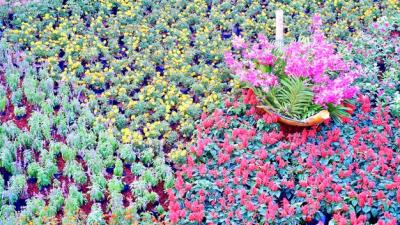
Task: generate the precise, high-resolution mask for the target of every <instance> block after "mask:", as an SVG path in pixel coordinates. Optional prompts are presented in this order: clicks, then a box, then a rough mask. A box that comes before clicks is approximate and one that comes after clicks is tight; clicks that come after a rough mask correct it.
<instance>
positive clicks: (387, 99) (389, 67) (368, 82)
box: [340, 15, 400, 118]
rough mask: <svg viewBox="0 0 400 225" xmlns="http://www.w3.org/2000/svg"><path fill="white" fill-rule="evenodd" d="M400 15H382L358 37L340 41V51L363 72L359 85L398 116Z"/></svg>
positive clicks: (399, 99)
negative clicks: (341, 44)
mask: <svg viewBox="0 0 400 225" xmlns="http://www.w3.org/2000/svg"><path fill="white" fill-rule="evenodd" d="M399 37H400V16H399V15H397V16H394V17H381V18H379V19H378V20H377V21H376V22H374V23H372V24H371V25H370V26H369V27H368V30H365V31H363V32H361V33H360V37H358V38H353V39H352V40H351V41H349V42H344V43H343V47H342V48H343V49H341V50H340V51H341V52H343V54H344V55H346V57H351V58H353V59H354V61H355V62H356V63H357V64H359V65H361V66H362V68H363V73H364V74H365V76H363V77H362V79H360V82H358V85H359V86H360V87H361V88H362V90H363V93H364V94H368V95H369V96H371V98H372V101H374V102H375V101H376V102H380V103H381V104H382V105H383V106H389V107H390V111H391V113H392V115H393V116H395V117H397V118H400V104H399V103H400V85H399V82H400V76H399V74H400V67H399V65H400V47H399V45H400V43H399V40H400V39H399Z"/></svg>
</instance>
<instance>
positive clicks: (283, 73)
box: [225, 15, 360, 119]
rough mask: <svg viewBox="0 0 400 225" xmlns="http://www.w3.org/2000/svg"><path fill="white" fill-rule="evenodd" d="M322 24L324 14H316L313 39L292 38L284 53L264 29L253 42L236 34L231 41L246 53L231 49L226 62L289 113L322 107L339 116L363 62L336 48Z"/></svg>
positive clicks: (277, 107)
mask: <svg viewBox="0 0 400 225" xmlns="http://www.w3.org/2000/svg"><path fill="white" fill-rule="evenodd" d="M321 25H322V22H321V18H320V17H319V16H318V15H316V16H314V17H313V24H312V30H313V33H312V36H311V41H309V42H305V43H304V42H300V41H299V42H292V43H290V44H289V45H288V46H286V47H284V48H283V49H282V51H283V53H281V52H280V50H281V49H279V47H275V46H274V45H273V44H271V43H270V42H268V40H267V39H266V37H265V36H264V35H259V37H258V42H257V43H255V44H253V45H250V44H248V43H246V42H245V40H244V39H243V38H241V37H235V38H234V39H233V41H232V45H233V48H234V49H236V50H239V51H240V53H241V54H240V56H241V57H242V58H240V56H237V57H234V55H233V53H232V52H226V53H225V62H226V64H227V66H228V67H229V68H230V69H231V70H232V72H233V73H234V74H235V75H236V76H238V77H239V79H240V80H241V81H243V82H246V83H247V84H249V85H250V87H251V88H253V89H255V90H256V93H257V94H258V95H259V98H260V99H261V101H262V102H263V103H266V104H267V105H268V106H270V107H272V108H273V109H274V110H276V111H278V112H280V113H282V114H284V115H286V116H292V117H295V118H300V119H304V118H307V117H308V116H309V115H313V113H314V114H315V111H316V110H317V109H319V110H320V109H321V108H322V107H323V108H328V110H329V111H330V112H331V113H332V114H333V115H332V116H338V115H337V114H336V113H337V111H338V109H339V107H338V106H340V104H342V103H343V102H344V101H346V100H349V99H351V98H352V97H353V96H354V95H355V94H356V93H357V91H358V88H357V86H355V85H353V82H354V81H355V79H356V78H358V77H359V76H360V74H359V72H358V69H359V68H356V66H355V65H354V64H353V63H352V62H347V61H345V60H344V59H343V58H342V57H341V56H340V55H339V54H338V53H336V51H335V48H334V45H332V44H329V43H328V42H327V41H326V40H325V37H324V34H323V32H322V31H321V30H320V27H321ZM311 91H312V93H311ZM285 101H288V102H289V104H285ZM310 111H311V112H310Z"/></svg>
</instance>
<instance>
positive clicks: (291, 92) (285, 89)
mask: <svg viewBox="0 0 400 225" xmlns="http://www.w3.org/2000/svg"><path fill="white" fill-rule="evenodd" d="M280 84H281V85H279V86H277V87H273V88H271V89H270V90H269V91H268V93H267V94H266V96H265V97H264V96H263V95H262V94H261V93H262V90H260V89H256V91H255V93H256V94H257V96H258V97H259V98H261V101H262V102H263V103H264V104H266V105H267V106H269V107H270V108H271V109H272V110H273V111H275V112H277V113H279V114H281V115H285V116H288V117H290V118H294V119H300V120H301V119H305V118H307V117H309V116H310V115H314V114H316V113H317V112H318V111H319V110H321V109H322V108H321V107H318V106H316V105H315V104H313V92H312V91H311V89H310V86H309V85H308V83H307V80H304V79H303V78H295V77H285V78H282V79H281V80H280Z"/></svg>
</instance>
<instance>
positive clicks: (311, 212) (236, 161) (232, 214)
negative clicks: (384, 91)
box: [169, 92, 400, 225]
mask: <svg viewBox="0 0 400 225" xmlns="http://www.w3.org/2000/svg"><path fill="white" fill-rule="evenodd" d="M248 93H250V94H247V93H245V96H244V97H243V99H240V100H234V101H233V102H232V101H231V100H227V101H226V103H225V105H226V107H224V109H222V110H218V111H215V112H214V113H213V114H210V115H209V116H206V115H204V116H203V117H202V120H201V122H200V124H199V125H198V126H197V128H196V131H197V139H196V140H195V144H193V145H192V146H191V147H190V148H189V149H188V152H190V154H189V153H188V155H187V157H186V161H185V163H183V164H181V165H180V166H179V168H178V171H177V172H176V178H175V185H174V188H172V189H170V190H169V210H170V211H169V219H170V220H171V222H172V223H178V224H190V223H195V222H198V223H204V224H220V223H226V224H260V223H261V224H277V223H285V224H300V223H304V222H305V223H312V222H313V221H316V222H321V224H324V223H325V222H326V223H328V222H329V221H331V222H332V223H333V224H343V225H345V224H375V223H378V224H397V223H398V218H399V216H400V215H399V208H400V198H399V196H400V195H399V194H400V191H399V189H398V182H399V177H398V175H397V171H398V169H399V162H400V155H399V154H398V152H399V149H400V139H399V138H398V137H399V133H400V123H399V121H398V120H394V119H392V118H391V117H390V115H389V114H388V112H387V111H385V110H384V109H383V108H381V107H378V108H376V109H371V106H370V102H369V99H368V97H367V96H359V99H358V104H357V107H358V109H357V110H356V111H355V113H354V115H353V117H352V118H351V119H350V120H349V121H347V122H346V123H345V124H341V125H340V127H336V128H334V129H331V128H330V127H328V126H326V127H324V128H323V129H321V130H319V129H316V128H315V127H314V128H311V129H308V130H303V131H302V132H295V133H292V134H287V133H283V132H282V131H280V129H279V127H277V126H276V125H275V124H271V123H273V122H274V120H275V119H276V118H274V117H271V116H267V115H260V114H257V113H256V108H255V105H254V96H252V95H251V92H248ZM242 101H243V102H242ZM244 103H248V104H244ZM250 103H252V104H250Z"/></svg>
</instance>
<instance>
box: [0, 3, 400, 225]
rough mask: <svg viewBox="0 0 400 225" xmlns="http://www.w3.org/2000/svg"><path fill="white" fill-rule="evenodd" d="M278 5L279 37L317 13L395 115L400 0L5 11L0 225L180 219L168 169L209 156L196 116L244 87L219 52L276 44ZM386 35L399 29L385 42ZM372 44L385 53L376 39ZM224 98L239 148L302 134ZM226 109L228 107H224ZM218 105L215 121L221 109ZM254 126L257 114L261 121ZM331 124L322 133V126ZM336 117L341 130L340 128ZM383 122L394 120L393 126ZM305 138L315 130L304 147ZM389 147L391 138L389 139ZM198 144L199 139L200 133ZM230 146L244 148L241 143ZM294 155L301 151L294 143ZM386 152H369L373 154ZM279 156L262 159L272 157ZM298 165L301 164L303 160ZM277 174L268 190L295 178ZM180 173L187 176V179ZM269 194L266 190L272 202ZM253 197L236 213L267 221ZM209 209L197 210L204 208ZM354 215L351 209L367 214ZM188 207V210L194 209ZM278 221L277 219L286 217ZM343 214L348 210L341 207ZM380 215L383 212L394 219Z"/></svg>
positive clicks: (1, 27) (35, 6)
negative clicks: (259, 40)
mask: <svg viewBox="0 0 400 225" xmlns="http://www.w3.org/2000/svg"><path fill="white" fill-rule="evenodd" d="M278 8H280V9H282V10H283V11H284V15H285V18H284V19H285V24H287V27H286V30H285V35H286V36H285V37H286V38H287V41H290V42H292V41H299V40H301V39H302V37H303V36H309V34H310V33H311V32H310V30H308V27H309V25H310V23H311V21H312V19H311V16H312V15H314V14H315V13H319V14H320V15H321V19H322V21H323V24H324V25H323V26H322V27H321V32H324V33H325V35H326V38H327V40H329V41H330V42H334V43H335V44H337V46H338V48H337V49H334V50H335V51H338V52H340V53H341V54H344V55H345V57H347V59H352V60H354V61H356V62H357V63H359V64H360V65H361V66H362V70H363V73H365V74H368V75H370V76H369V77H363V78H362V79H363V80H362V81H361V82H357V85H359V86H360V87H361V93H362V94H364V95H366V94H368V95H371V96H372V97H371V98H370V102H369V104H370V107H371V110H372V111H375V110H377V109H376V106H377V105H378V104H379V103H381V104H382V105H383V106H384V107H386V106H387V105H390V107H391V112H390V115H394V114H395V112H396V109H397V108H396V107H397V106H398V105H399V104H397V105H396V104H393V103H395V102H396V101H395V100H396V99H395V98H393V99H389V100H387V101H386V98H387V97H391V96H393V97H394V96H395V93H396V92H395V91H393V90H394V88H392V86H393V84H396V83H394V82H395V81H396V80H395V79H393V78H395V75H396V72H397V70H393V69H389V68H391V67H393V68H394V67H395V65H396V62H397V61H396V60H398V57H397V55H395V54H397V50H396V49H393V46H394V45H395V41H396V38H395V37H396V36H395V35H397V33H396V32H397V31H396V29H397V28H395V24H396V23H397V24H398V22H396V21H397V20H398V19H397V18H398V15H397V16H396V13H397V11H398V10H399V6H398V4H397V1H393V0H390V1H377V2H376V1H375V2H374V1H359V2H351V1H344V0H335V1H324V2H321V1H290V2H288V1H285V2H282V1H268V2H266V1H244V0H239V1H235V3H233V2H232V1H215V0H212V1H186V0H184V1H161V0H158V1H150V0H140V1H126V0H102V1H83V0H41V1H39V2H35V3H34V2H32V4H28V5H25V6H21V7H18V6H16V7H12V8H10V7H8V6H0V18H1V19H0V121H1V126H0V194H1V197H0V224H49V223H54V224H60V223H62V224H83V223H86V224H135V223H140V224H155V223H160V224H161V223H163V222H165V223H168V220H169V219H172V220H174V221H175V219H174V216H177V215H176V214H174V213H176V212H175V211H173V210H171V211H170V212H167V211H168V205H171V204H172V206H171V207H176V204H175V206H173V202H174V200H173V199H172V197H170V200H169V201H170V202H168V194H167V193H166V192H165V190H167V189H170V188H172V187H174V186H175V185H178V187H179V182H180V181H179V182H177V181H178V180H176V179H175V171H176V170H178V173H177V174H179V173H180V174H182V172H179V171H180V169H179V168H177V166H176V165H180V164H179V163H183V162H187V157H188V156H192V157H193V159H194V160H195V161H193V163H194V164H196V165H197V163H198V160H199V159H198V156H197V155H200V156H204V153H205V152H206V151H208V147H207V148H204V149H203V152H201V151H200V150H199V149H195V150H194V152H193V151H192V150H191V149H190V148H187V145H191V144H193V142H194V143H196V141H197V139H196V138H197V137H196V136H193V134H194V133H195V131H196V125H197V124H198V123H199V122H198V120H199V119H201V115H202V114H203V113H212V112H214V111H215V110H216V109H217V111H216V112H218V113H220V112H221V111H220V110H218V109H219V108H221V107H223V106H222V105H223V104H224V102H223V100H224V99H225V98H226V97H227V96H228V97H229V96H233V95H234V93H236V92H237V91H239V92H240V91H241V88H240V86H239V84H238V82H237V81H235V80H234V79H232V77H231V73H230V71H229V69H228V68H227V67H226V64H225V62H224V52H226V51H228V50H231V43H232V39H233V37H235V36H242V37H243V38H244V39H245V40H249V41H251V42H253V41H255V40H256V37H257V35H258V34H259V33H265V37H266V38H267V39H271V38H272V36H273V35H274V32H275V31H274V19H273V12H274V11H275V9H278ZM382 15H386V16H387V21H388V23H389V27H388V29H387V30H385V32H375V33H373V32H372V31H371V30H368V29H366V28H367V26H368V25H371V26H372V24H373V22H375V20H376V21H377V22H378V24H379V26H378V27H379V29H381V28H383V27H385V26H386V25H385V22H386V19H385V18H380V17H382ZM378 18H379V19H378ZM381 20H382V22H381ZM361 34H365V37H364V36H361ZM389 34H390V35H394V36H393V37H392V36H391V38H387V37H386V35H389ZM366 39H373V40H375V41H376V43H373V44H372V45H371V46H369V47H368V48H367V49H368V52H367V53H368V56H371V58H369V57H367V58H365V61H363V60H362V56H363V55H364V53H363V52H362V51H359V50H362V49H365V46H363V44H366V43H367V44H368V41H364V40H366ZM356 40H361V41H359V42H356ZM348 41H350V42H352V43H354V45H353V48H346V47H348V46H350V45H349V44H348ZM390 42H392V44H390ZM381 43H383V45H382V46H384V49H385V50H383V52H384V54H381V53H380V52H378V51H377V50H376V48H375V47H376V46H379V45H380V44H381ZM393 50H395V51H393ZM369 51H371V53H373V54H369V53H370V52H369ZM378 55H379V57H381V58H382V59H384V61H385V60H386V59H387V62H386V61H385V63H384V66H382V64H380V65H377V67H379V68H382V71H383V70H385V72H382V76H381V75H379V77H378V75H377V74H375V73H374V72H368V71H370V70H369V69H368V65H369V64H371V62H374V61H376V60H377V57H376V56H378ZM391 56H394V57H391ZM383 67H385V69H383ZM374 69H376V68H374ZM395 69H396V68H395ZM375 75H376V76H377V77H375ZM374 85H377V86H379V87H375V86H374ZM378 89H379V90H378ZM381 89H382V90H381ZM370 93H372V94H370ZM380 94H382V95H380ZM361 100H362V101H363V102H364V103H365V104H364V107H362V108H363V109H365V110H366V109H368V100H367V99H364V98H360V101H361ZM254 101H255V98H254V97H252V96H251V95H247V99H246V100H245V103H246V104H247V103H249V104H250V103H252V102H254ZM225 103H226V104H228V105H229V104H233V106H234V107H236V108H232V109H231V111H232V110H233V111H232V112H231V111H230V112H229V113H228V114H231V113H233V114H236V115H238V118H236V119H235V120H232V121H231V122H234V123H242V122H243V121H246V120H248V121H249V122H248V124H245V125H243V128H240V129H239V130H237V131H235V132H237V135H238V138H239V139H240V141H239V142H240V143H238V144H243V143H242V140H241V139H243V141H245V140H246V138H247V136H249V135H250V136H254V137H255V140H254V143H256V142H260V141H261V144H262V143H263V142H265V143H266V144H268V146H269V145H271V146H273V145H276V146H281V147H282V148H284V146H285V145H288V144H291V143H293V144H296V145H297V144H300V143H299V141H298V140H297V139H295V138H294V137H295V136H296V135H292V136H288V134H290V133H297V132H299V130H292V129H291V128H287V127H285V128H284V127H281V128H280V129H281V130H282V133H281V132H280V130H279V129H278V125H277V124H272V123H274V122H276V118H274V117H266V116H265V117H264V118H263V119H264V120H266V121H264V122H262V120H260V119H259V118H258V119H256V118H254V117H257V116H255V115H254V112H255V111H256V109H254V108H253V109H251V110H250V111H249V112H247V115H246V116H244V114H243V113H245V111H246V109H245V108H246V107H248V106H245V105H243V104H241V103H239V102H237V103H235V102H231V103H230V102H225ZM227 108H230V107H226V108H224V110H226V109H227ZM218 113H217V114H215V116H216V119H217V118H218V117H221V116H222V115H224V114H222V115H219V114H218ZM358 114H359V113H358ZM239 116H240V117H239ZM203 119H205V118H203ZM347 120H348V121H344V122H348V123H351V121H354V118H352V119H347ZM385 120H386V119H385ZM235 121H236V122H235ZM256 121H260V122H258V125H257V123H256ZM214 122H216V121H214V120H213V119H210V120H205V121H202V122H201V124H202V126H203V127H208V129H210V132H211V130H213V129H214V128H215V126H220V125H221V126H222V125H224V124H225V125H226V124H227V121H223V122H222V121H217V122H218V123H217V124H214ZM231 125H232V126H233V127H235V126H239V125H238V124H236V125H235V124H231ZM332 126H333V124H329V125H327V126H326V127H325V128H324V129H326V130H330V129H332ZM343 126H350V125H349V124H347V123H345V124H343V125H340V127H343ZM363 126H366V125H363ZM389 126H390V127H392V122H391V124H390V125H389ZM237 128H239V127H237ZM245 128H246V129H245ZM224 129H225V128H224ZM226 129H228V130H229V129H231V128H226ZM284 129H285V130H284ZM376 129H378V128H376ZM379 129H381V128H379ZM392 129H393V128H392ZM244 130H254V131H261V130H262V131H263V132H265V133H266V134H273V135H274V136H273V137H274V138H275V139H269V138H268V137H267V136H268V135H266V134H265V135H264V136H265V137H263V136H260V135H262V134H253V133H251V132H253V131H251V132H248V133H247V132H245V133H243V134H242V133H241V132H244ZM379 131H380V130H379ZM270 132H272V133H270ZM319 132H320V133H319V134H318V135H323V134H324V133H323V132H325V131H319ZM326 132H327V131H326ZM228 133H229V132H228ZM209 135H211V134H209ZM215 135H217V134H215ZM218 135H220V134H218ZM201 138H204V137H201ZM220 138H224V137H223V135H222V136H221V137H220ZM349 138H350V137H349ZM391 138H392V136H391ZM323 140H325V139H324V138H323ZM211 141H212V142H213V141H214V140H211ZM248 141H249V143H250V142H252V141H253V140H248ZM313 141H314V140H313V139H311V138H310V143H313ZM270 142H271V143H270ZM274 142H276V143H274ZM388 142H390V143H392V145H393V140H392V139H390V140H388ZM301 143H302V142H301ZM258 144H259V143H258ZM199 145H204V146H206V144H205V143H204V142H200V143H199ZM306 145H307V144H306V143H302V145H300V146H303V147H304V146H306ZM393 146H394V145H393ZM393 146H391V147H390V148H394V147H393ZM227 147H228V150H229V146H227ZM218 148H220V147H218ZM235 148H239V147H235ZM200 149H201V148H200ZM238 150H240V151H242V152H245V151H244V150H245V149H243V148H239V149H238ZM267 150H270V149H269V148H267V149H266V151H267ZM271 151H272V150H271ZM293 151H298V152H300V151H303V150H300V147H299V146H298V148H296V149H294V150H293ZM305 152H306V153H307V154H309V155H311V153H308V152H307V151H305ZM275 153H276V154H278V153H277V152H275ZM289 153H290V154H291V151H288V149H284V150H282V152H281V153H279V154H282V157H283V156H285V157H287V156H289ZM207 154H208V153H207ZM232 154H233V152H232ZM248 154H250V155H249V156H254V155H255V153H254V152H249V153H248ZM257 154H258V153H257ZM260 154H261V152H260ZM262 154H264V153H262ZM385 154H386V153H385ZM393 154H394V155H395V154H396V153H393ZM218 155H219V156H221V160H222V161H221V162H220V163H221V165H225V164H226V163H224V162H223V161H225V160H228V161H229V160H231V158H230V157H228V156H227V155H226V153H225V152H224V151H221V152H216V150H215V152H213V153H212V154H211V153H210V154H209V156H210V157H211V158H210V160H211V159H213V160H214V158H213V157H215V156H217V157H219V156H218ZM194 156H196V157H194ZM312 156H313V157H314V155H312ZM207 157H208V156H207ZM262 157H264V156H262ZM267 157H269V156H267ZM382 157H384V156H380V155H378V158H379V159H381V158H382ZM201 160H205V161H207V160H208V159H207V158H205V157H203V158H202V159H201ZM274 160H275V159H273V160H272V161H271V165H275V164H276V163H277V162H275V161H274ZM285 160H286V159H284V158H282V159H281V161H282V162H284V161H285ZM210 162H211V161H210ZM299 162H301V161H299ZM357 162H358V163H360V162H359V161H357ZM368 163H369V162H368ZM232 165H233V164H232ZM214 166H215V165H214ZM233 166H234V165H233ZM299 166H300V167H301V168H303V167H304V168H305V171H306V172H310V170H309V169H308V168H306V167H305V166H304V165H299ZM229 168H231V167H229ZM232 168H233V167H232ZM290 168H291V167H288V168H287V169H285V168H283V170H284V171H287V170H289V169H290ZM360 168H361V167H360ZM256 169H257V170H260V168H256ZM185 170H187V169H185ZM388 171H389V173H391V172H392V171H390V170H388ZM287 172H288V174H290V173H289V172H290V171H287ZM237 173H238V172H237ZM196 176H197V175H196ZM248 176H253V175H252V174H249V175H248ZM276 176H277V175H276ZM276 176H275V175H274V176H273V177H274V179H276V182H278V181H279V182H280V181H282V182H284V183H283V184H278V183H277V184H276V185H278V186H285V185H291V184H290V182H289V181H283V180H282V178H280V177H279V176H278V177H276ZM292 176H293V177H296V176H297V175H292ZM182 179H187V178H186V177H185V176H183V178H182ZM191 179H192V178H191ZM393 179H394V178H393ZM393 179H392V178H388V181H391V180H393ZM396 179H397V178H396ZM189 181H193V179H192V180H185V182H189ZM287 182H289V183H287ZM218 185H220V184H218ZM216 187H217V188H218V186H216ZM271 187H272V188H273V189H274V188H275V187H273V186H271ZM268 188H269V187H267V188H266V189H265V190H266V191H268ZM278 190H279V188H278ZM299 190H300V189H299ZM301 190H302V189H301ZM246 191H247V189H246ZM258 191H260V190H258ZM302 191H304V192H305V193H306V198H307V199H310V200H309V201H310V204H311V203H315V199H312V198H311V197H310V195H312V193H311V192H309V191H311V189H310V190H308V189H307V190H302ZM355 191H356V192H357V191H359V190H358V189H357V190H355ZM382 191H383V192H384V193H383V194H384V195H385V197H387V198H394V197H393V196H392V195H393V194H394V192H395V190H390V191H387V190H382ZM216 193H219V192H216ZM310 193H311V194H310ZM373 193H375V192H373ZM247 195H248V193H246V196H247ZM276 195H278V193H271V196H270V197H271V198H276ZM342 195H344V194H343V193H342ZM379 195H380V196H381V197H382V195H381V194H379ZM368 196H369V195H367V198H369V197H368ZM278 197H279V196H278ZM282 199H283V197H282ZM286 199H287V202H285V207H286V208H285V209H287V213H289V214H291V213H292V210H291V209H292V208H294V206H293V205H292V203H293V202H292V200H289V198H288V197H286ZM294 199H297V200H293V201H297V202H301V201H303V200H302V199H300V198H294ZM281 203H283V200H282V202H279V201H278V202H276V201H275V205H274V204H272V203H271V206H270V207H271V210H273V209H275V208H276V207H277V206H280V207H282V204H281ZM188 204H189V203H188ZM215 204H217V205H218V204H220V203H215ZM279 204H281V205H279ZM293 204H295V203H293ZM320 204H321V205H320V206H321V207H320V209H321V210H322V211H321V212H322V213H325V214H327V215H328V214H329V213H328V208H329V206H332V205H333V203H331V202H329V203H324V202H321V201H320ZM357 204H358V203H357ZM188 206H190V207H189V208H188V210H189V211H190V213H189V212H187V214H185V215H187V216H188V219H189V220H192V221H198V220H200V219H202V218H201V216H202V214H201V212H202V211H201V207H200V205H199V204H198V205H196V204H193V203H190V205H188ZM254 206H256V207H258V205H248V207H249V209H251V211H249V213H247V209H246V210H243V213H241V214H243V215H242V218H244V219H249V218H250V220H251V219H252V218H253V216H254V219H259V218H261V216H265V213H264V212H262V213H261V214H260V215H261V216H260V217H258V216H255V215H258V214H259V212H258V211H257V210H258V209H256V210H255V211H253V207H254ZM395 206H396V204H394V203H393V204H392V205H391V206H388V207H387V209H386V208H385V210H386V211H388V212H390V211H393V210H395V208H391V207H395ZM207 207H209V206H207ZM245 207H246V206H245ZM263 207H264V208H265V206H263ZM384 207H385V206H384ZM371 208H376V206H373V207H371ZM378 208H379V207H378ZM192 209H193V210H192ZM210 209H211V208H204V210H205V211H204V212H208V211H207V210H210ZM324 209H326V210H327V211H326V212H325V211H323V210H324ZM313 210H314V208H312V209H310V215H309V216H310V218H311V217H312V218H314V214H312V213H313ZM355 210H358V209H357V207H356V208H355ZM362 210H364V209H362ZM371 210H372V209H371ZM192 211H193V212H192ZM272 212H273V211H271V214H270V215H269V216H271V217H272V215H273V213H272ZM360 212H361V211H360ZM360 212H359V211H357V213H356V215H357V216H360V215H361V214H364V212H361V213H360ZM395 212H396V211H395ZM191 213H194V215H191V216H190V214H191ZM381 213H382V210H380V211H379V210H378V214H379V216H380V218H382V219H385V218H383V217H381ZM182 214H183V212H182ZM317 214H320V213H317ZM205 215H206V214H205ZM220 215H223V214H220ZM321 215H322V214H321ZM387 215H389V214H387ZM391 215H395V213H393V212H391ZM209 216H212V215H211V214H210V215H209ZM276 216H277V218H278V217H280V218H278V219H279V220H280V221H284V219H283V218H281V217H282V216H283V215H280V214H279V215H278V214H277V215H276ZM332 216H333V215H332ZM343 216H344V217H345V218H351V216H350V214H348V213H347V214H346V213H344V214H343ZM336 217H337V218H338V220H339V219H340V218H339V216H338V215H337V216H336ZM175 218H176V217H175ZM288 218H290V219H289V220H288V221H294V222H293V223H295V222H297V221H305V220H306V216H303V215H302V214H301V213H299V212H297V211H295V212H294V214H293V216H292V217H288ZM315 218H318V217H317V216H315ZM179 219H180V220H179V221H178V223H184V224H186V222H187V221H185V220H184V219H182V218H181V217H179ZM181 219H182V220H181ZM209 219H210V220H213V219H212V218H209ZM367 219H368V220H369V219H370V218H369V217H368V218H367ZM386 219H387V220H390V218H389V216H388V217H387V218H386ZM361 220H362V219H360V221H361ZM182 221H183V222H182ZM222 223H225V222H222Z"/></svg>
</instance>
